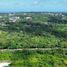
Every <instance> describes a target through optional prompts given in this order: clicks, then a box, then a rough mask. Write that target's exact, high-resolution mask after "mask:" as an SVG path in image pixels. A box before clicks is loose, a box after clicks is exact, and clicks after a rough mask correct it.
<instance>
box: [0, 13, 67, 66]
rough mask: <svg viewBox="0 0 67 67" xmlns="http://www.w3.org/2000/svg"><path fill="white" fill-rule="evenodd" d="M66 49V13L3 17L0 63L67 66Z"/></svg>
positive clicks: (0, 22)
mask: <svg viewBox="0 0 67 67" xmlns="http://www.w3.org/2000/svg"><path fill="white" fill-rule="evenodd" d="M26 48H28V49H30V48H34V50H25V49H26ZM36 48H44V49H46V48H47V50H35V49H36ZM48 48H51V50H49V49H48ZM54 48H58V49H54ZM66 48H67V14H66V13H53V12H51V13H50V12H45V13H44V12H42V13H37V12H36V13H32V12H30V13H10V14H7V13H6V14H0V61H2V62H3V61H8V62H11V64H10V65H9V67H67V49H66ZM4 49H7V50H5V51H4ZM10 49H12V50H13V49H23V50H19V51H18V50H16V51H10Z"/></svg>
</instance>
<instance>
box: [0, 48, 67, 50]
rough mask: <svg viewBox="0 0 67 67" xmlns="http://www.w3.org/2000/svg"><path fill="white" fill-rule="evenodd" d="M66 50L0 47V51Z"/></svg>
mask: <svg viewBox="0 0 67 67" xmlns="http://www.w3.org/2000/svg"><path fill="white" fill-rule="evenodd" d="M57 49H61V50H67V48H22V49H0V51H22V50H28V51H35V50H41V51H44V50H57Z"/></svg>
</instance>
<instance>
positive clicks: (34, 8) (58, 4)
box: [0, 0, 67, 12]
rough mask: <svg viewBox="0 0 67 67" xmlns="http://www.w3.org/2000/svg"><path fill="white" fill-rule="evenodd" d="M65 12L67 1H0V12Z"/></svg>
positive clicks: (66, 10)
mask: <svg viewBox="0 0 67 67" xmlns="http://www.w3.org/2000/svg"><path fill="white" fill-rule="evenodd" d="M40 11H41V12H42V11H43V12H45V11H48V12H67V0H0V12H40Z"/></svg>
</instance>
